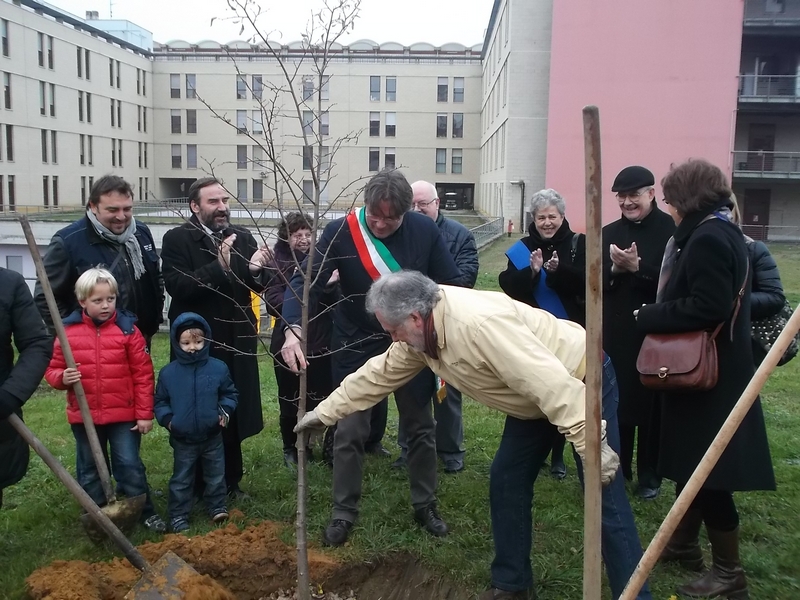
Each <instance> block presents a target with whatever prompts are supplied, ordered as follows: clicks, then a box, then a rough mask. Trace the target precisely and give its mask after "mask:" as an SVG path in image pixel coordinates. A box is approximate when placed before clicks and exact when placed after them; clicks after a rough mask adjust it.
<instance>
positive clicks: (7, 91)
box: [3, 73, 11, 109]
mask: <svg viewBox="0 0 800 600" xmlns="http://www.w3.org/2000/svg"><path fill="white" fill-rule="evenodd" d="M3 105H4V106H5V107H6V108H8V109H10V108H11V74H10V73H3Z"/></svg>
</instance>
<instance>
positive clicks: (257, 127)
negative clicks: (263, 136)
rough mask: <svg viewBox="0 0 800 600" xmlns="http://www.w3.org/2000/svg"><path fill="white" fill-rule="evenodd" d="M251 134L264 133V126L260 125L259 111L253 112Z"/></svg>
mask: <svg viewBox="0 0 800 600" xmlns="http://www.w3.org/2000/svg"><path fill="white" fill-rule="evenodd" d="M253 133H264V125H263V124H262V123H261V110H260V109H259V110H254V111H253Z"/></svg>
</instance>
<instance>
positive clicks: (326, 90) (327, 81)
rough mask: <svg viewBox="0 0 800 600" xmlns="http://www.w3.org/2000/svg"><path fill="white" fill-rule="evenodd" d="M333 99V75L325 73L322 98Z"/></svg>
mask: <svg viewBox="0 0 800 600" xmlns="http://www.w3.org/2000/svg"><path fill="white" fill-rule="evenodd" d="M330 99H331V76H330V75H323V76H322V91H321V93H320V100H330Z"/></svg>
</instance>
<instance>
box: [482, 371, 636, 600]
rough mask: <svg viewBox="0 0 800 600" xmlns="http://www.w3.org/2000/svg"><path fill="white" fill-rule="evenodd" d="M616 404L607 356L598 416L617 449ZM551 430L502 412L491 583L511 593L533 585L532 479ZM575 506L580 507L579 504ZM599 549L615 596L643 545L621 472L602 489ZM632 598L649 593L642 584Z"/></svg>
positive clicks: (494, 476) (493, 487)
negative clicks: (503, 414)
mask: <svg viewBox="0 0 800 600" xmlns="http://www.w3.org/2000/svg"><path fill="white" fill-rule="evenodd" d="M618 404H619V394H618V390H617V378H616V375H615V373H614V367H612V366H611V360H610V359H608V358H606V360H605V362H604V364H603V418H604V419H606V422H607V424H606V436H607V439H608V444H609V446H611V448H613V449H614V450H616V451H619V430H618V426H617V405H618ZM554 429H555V427H554V426H553V425H552V424H551V423H550V422H548V421H547V420H546V419H535V420H522V419H517V418H514V417H511V416H509V417H506V424H505V429H504V430H503V437H502V439H501V441H500V447H499V448H498V450H497V454H496V455H495V457H494V461H492V467H491V474H490V479H489V501H490V506H491V514H492V535H493V537H494V547H495V558H494V560H493V561H492V586H493V587H496V588H499V589H502V590H508V591H512V592H514V591H521V590H527V589H528V588H530V587H531V586H533V570H532V568H531V547H532V544H533V520H532V517H531V508H532V506H533V484H534V482H535V481H536V477H537V475H538V474H539V469H540V468H541V467H542V464H543V463H544V461H545V459H546V458H547V455H548V454H549V453H550V450H551V448H552V445H553V430H554ZM575 459H576V463H577V465H578V476H579V477H580V478H581V483H583V467H582V465H581V462H580V459H578V457H577V454H576V455H575ZM575 510H576V512H579V509H578V507H575ZM602 553H603V562H604V563H605V568H606V573H607V575H608V581H609V584H610V586H611V592H612V595H613V597H614V598H618V597H619V596H620V594H621V593H622V590H623V589H624V588H625V584H626V583H627V582H628V579H629V578H630V576H631V574H632V573H633V571H634V569H635V568H636V565H637V564H638V562H639V559H640V558H641V557H642V545H641V542H640V541H639V535H638V533H637V531H636V523H634V520H633V511H632V510H631V506H630V504H629V503H628V497H627V495H626V494H625V482H624V479H623V478H622V474H621V473H620V472H618V473H617V477H616V478H615V479H614V481H613V482H612V483H611V484H610V485H608V486H607V487H605V488H603V494H602ZM637 598H638V599H639V600H650V599H651V598H652V596H651V595H650V589H649V586H648V585H647V584H645V586H644V587H643V588H642V590H641V591H640V592H639V595H638V596H637Z"/></svg>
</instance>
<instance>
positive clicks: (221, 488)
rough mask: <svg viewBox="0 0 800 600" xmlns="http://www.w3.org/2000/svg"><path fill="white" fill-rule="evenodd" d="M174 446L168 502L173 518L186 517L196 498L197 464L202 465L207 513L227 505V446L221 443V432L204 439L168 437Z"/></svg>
mask: <svg viewBox="0 0 800 600" xmlns="http://www.w3.org/2000/svg"><path fill="white" fill-rule="evenodd" d="M169 445H170V446H172V450H173V462H172V478H171V479H170V480H169V504H168V509H167V513H168V515H169V518H170V520H172V519H176V518H183V519H187V518H188V517H189V511H191V510H192V502H193V499H194V480H195V468H196V466H197V464H198V463H200V464H201V465H202V472H203V481H204V482H205V488H204V490H203V500H204V501H205V504H206V510H208V514H210V515H212V516H213V515H214V514H215V513H216V512H219V510H220V509H224V508H225V495H226V494H227V489H228V488H227V486H226V485H225V450H224V449H223V446H222V433H221V432H220V433H217V434H216V435H214V436H213V437H211V438H210V439H208V440H206V441H204V442H186V441H182V440H179V439H177V438H176V437H175V436H172V435H171V436H170V437H169Z"/></svg>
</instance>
